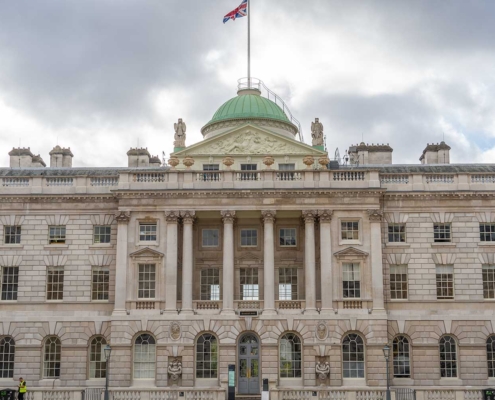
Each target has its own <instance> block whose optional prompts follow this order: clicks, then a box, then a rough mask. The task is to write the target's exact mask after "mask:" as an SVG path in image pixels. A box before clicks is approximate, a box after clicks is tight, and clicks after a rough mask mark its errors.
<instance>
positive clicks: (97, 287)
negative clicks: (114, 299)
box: [91, 267, 110, 300]
mask: <svg viewBox="0 0 495 400" xmlns="http://www.w3.org/2000/svg"><path fill="white" fill-rule="evenodd" d="M109 289H110V272H109V270H108V268H106V267H93V271H92V282H91V300H108V293H109Z"/></svg>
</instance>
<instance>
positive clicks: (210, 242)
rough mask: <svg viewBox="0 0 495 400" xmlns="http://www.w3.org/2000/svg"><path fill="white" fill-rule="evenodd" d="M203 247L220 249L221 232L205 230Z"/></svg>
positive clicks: (203, 231)
mask: <svg viewBox="0 0 495 400" xmlns="http://www.w3.org/2000/svg"><path fill="white" fill-rule="evenodd" d="M202 235H203V247H218V243H219V242H218V238H219V230H218V229H203V230H202Z"/></svg>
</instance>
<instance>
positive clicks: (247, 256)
mask: <svg viewBox="0 0 495 400" xmlns="http://www.w3.org/2000/svg"><path fill="white" fill-rule="evenodd" d="M241 261H256V262H261V261H262V259H261V257H260V256H259V255H257V254H256V253H253V252H251V251H247V252H245V253H244V252H243V253H241V254H239V256H238V257H236V263H238V262H241Z"/></svg>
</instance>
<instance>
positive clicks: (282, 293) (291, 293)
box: [278, 267, 297, 300]
mask: <svg viewBox="0 0 495 400" xmlns="http://www.w3.org/2000/svg"><path fill="white" fill-rule="evenodd" d="M278 281H279V286H278V299H279V300H297V268H283V267H282V268H279V270H278Z"/></svg>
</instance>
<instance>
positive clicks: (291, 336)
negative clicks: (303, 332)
mask: <svg viewBox="0 0 495 400" xmlns="http://www.w3.org/2000/svg"><path fill="white" fill-rule="evenodd" d="M301 360H302V351H301V339H299V336H297V335H296V334H295V333H286V334H285V335H283V336H282V337H281V338H280V377H281V378H300V377H301V372H302V366H301Z"/></svg>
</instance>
